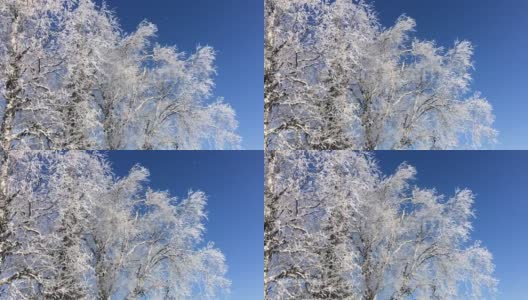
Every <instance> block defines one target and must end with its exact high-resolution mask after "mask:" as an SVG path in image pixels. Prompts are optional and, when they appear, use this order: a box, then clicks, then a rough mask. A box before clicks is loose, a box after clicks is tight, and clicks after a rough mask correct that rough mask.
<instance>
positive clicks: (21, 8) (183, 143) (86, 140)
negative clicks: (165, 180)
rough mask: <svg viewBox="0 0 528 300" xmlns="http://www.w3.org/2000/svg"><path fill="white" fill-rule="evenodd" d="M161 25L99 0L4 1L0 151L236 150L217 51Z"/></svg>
mask: <svg viewBox="0 0 528 300" xmlns="http://www.w3.org/2000/svg"><path fill="white" fill-rule="evenodd" d="M156 31H157V29H156V26H155V25H154V24H152V23H149V22H146V21H145V22H142V23H141V24H139V26H138V28H137V30H136V31H135V32H132V33H129V34H127V33H124V32H123V31H122V30H121V28H120V27H119V24H118V21H117V19H116V17H115V16H114V15H113V14H112V12H111V11H109V10H108V9H107V7H106V6H104V5H103V6H102V7H98V6H96V5H95V3H94V1H93V0H46V1H36V0H3V1H1V2H0V70H2V71H1V72H0V122H1V124H0V130H1V132H0V139H1V141H0V142H1V147H2V149H4V150H9V149H60V150H62V149H81V150H82V149H110V150H113V149H202V148H213V149H231V148H238V147H239V143H240V137H239V136H238V135H237V134H236V133H235V130H236V128H237V126H238V124H237V121H236V118H235V112H234V110H233V109H232V108H231V107H230V106H229V105H228V104H225V103H223V101H222V99H219V100H216V101H210V98H211V96H212V90H213V87H214V82H213V76H214V75H215V68H214V59H215V52H214V50H213V49H212V48H211V47H198V48H197V49H196V52H195V53H192V54H190V55H188V54H185V53H182V52H180V51H178V50H177V49H176V48H175V47H172V46H162V45H159V44H157V43H155V37H156Z"/></svg>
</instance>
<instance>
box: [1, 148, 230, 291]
mask: <svg viewBox="0 0 528 300" xmlns="http://www.w3.org/2000/svg"><path fill="white" fill-rule="evenodd" d="M8 163H9V171H8V173H9V177H8V180H3V181H2V185H1V186H0V187H1V189H0V192H1V193H0V237H1V238H0V298H2V299H72V300H73V299H75V300H77V299H189V298H192V299H196V298H200V297H201V298H203V299H211V298H217V297H219V296H220V295H221V294H222V293H223V292H225V291H227V289H228V288H229V285H230V283H229V281H228V280H227V279H225V277H224V276H225V273H226V264H225V260H224V256H223V254H222V253H221V252H220V251H219V250H218V249H216V248H215V247H214V245H213V244H212V243H209V244H206V245H203V233H204V230H205V228H204V219H205V218H206V213H205V205H206V196H205V195H204V193H202V192H199V191H198V192H189V194H188V195H187V196H186V197H185V198H184V199H177V198H174V197H172V196H171V195H169V194H168V193H167V192H161V191H154V190H152V189H150V188H149V187H148V185H147V180H148V176H149V173H148V170H146V169H145V168H142V167H140V166H136V167H134V168H133V169H132V170H130V173H129V174H128V176H126V177H123V178H116V177H115V175H113V174H112V172H111V169H110V166H109V164H108V163H107V161H106V159H105V158H104V157H102V156H100V155H99V154H97V153H87V152H78V151H72V152H66V153H59V152H51V151H44V152H23V151H12V152H11V154H10V157H9V159H8Z"/></svg>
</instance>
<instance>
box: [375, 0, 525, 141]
mask: <svg viewBox="0 0 528 300" xmlns="http://www.w3.org/2000/svg"><path fill="white" fill-rule="evenodd" d="M374 5H375V7H376V11H377V12H378V14H379V17H380V19H381V21H382V24H383V25H384V26H387V27H388V26H391V25H393V24H394V22H395V21H396V19H397V18H398V16H400V15H401V14H404V13H405V14H406V15H408V16H410V17H412V18H414V19H415V20H416V22H417V32H416V34H417V37H419V38H425V39H428V40H435V41H437V43H438V44H439V45H442V46H445V47H450V46H452V45H453V42H454V41H455V40H456V39H460V40H463V39H466V40H469V41H471V42H472V43H473V45H474V46H475V55H474V57H473V58H474V61H475V68H476V70H475V71H474V73H473V75H474V76H473V78H474V84H473V89H474V90H478V91H481V92H482V95H483V96H484V97H486V98H487V99H488V100H489V101H490V103H491V104H492V105H493V108H494V113H495V116H496V123H495V125H496V128H497V129H498V130H499V131H500V135H499V143H498V144H497V145H496V146H495V148H497V149H507V150H509V149H511V150H513V149H528V118H527V117H526V115H527V112H528V55H526V53H527V49H528V17H527V15H528V1H526V0H500V1H490V0H484V1H483V0H437V1H424V0H398V1H394V0H375V1H374Z"/></svg>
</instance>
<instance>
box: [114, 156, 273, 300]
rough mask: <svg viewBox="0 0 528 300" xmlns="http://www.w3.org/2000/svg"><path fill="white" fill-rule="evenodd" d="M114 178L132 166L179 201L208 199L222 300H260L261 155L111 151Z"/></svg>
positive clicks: (209, 236)
mask: <svg viewBox="0 0 528 300" xmlns="http://www.w3.org/2000/svg"><path fill="white" fill-rule="evenodd" d="M106 153H107V154H108V157H109V159H110V161H111V163H112V165H113V168H114V172H115V173H116V174H117V175H119V176H125V175H126V174H128V171H129V170H130V168H131V167H132V166H134V165H135V164H136V163H139V164H141V165H142V166H144V167H146V168H148V169H149V170H150V173H151V176H150V186H151V187H152V188H154V189H159V190H168V191H170V193H171V195H174V196H178V197H179V198H181V197H184V196H186V195H187V192H188V191H189V190H190V189H193V190H201V191H203V192H205V193H206V194H207V195H208V196H209V198H208V205H207V211H208V213H209V214H208V216H209V217H208V221H207V222H206V228H207V233H206V241H213V242H214V243H215V245H216V246H217V247H218V248H220V249H221V250H222V252H223V253H224V254H225V256H226V259H227V264H228V266H229V270H228V274H227V276H228V278H229V279H230V280H231V281H232V285H231V294H230V295H228V297H227V299H232V300H253V299H262V293H263V292H262V288H263V282H264V279H263V271H262V270H263V268H264V266H263V261H264V258H263V250H262V249H263V234H264V233H263V229H262V228H263V227H262V226H263V225H262V224H264V200H263V199H264V198H263V197H264V196H263V195H264V177H263V176H264V166H263V165H264V154H263V152H262V151H111V152H106Z"/></svg>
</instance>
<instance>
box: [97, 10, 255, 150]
mask: <svg viewBox="0 0 528 300" xmlns="http://www.w3.org/2000/svg"><path fill="white" fill-rule="evenodd" d="M96 1H97V3H101V0H96ZM106 3H107V5H108V6H109V7H110V8H111V9H113V10H114V12H115V13H116V15H117V17H118V19H119V21H120V24H121V26H122V28H123V29H124V30H125V32H132V31H134V30H135V29H136V28H137V25H138V24H139V23H140V22H141V21H143V20H148V21H150V22H152V23H154V24H156V25H157V26H158V39H157V41H158V42H159V43H160V44H164V45H176V46H177V47H178V49H179V50H180V51H185V52H187V53H192V52H193V51H194V50H195V49H196V46H198V45H209V46H212V47H213V48H214V49H215V50H216V51H217V60H216V66H217V71H218V75H217V77H216V78H215V83H216V88H215V90H214V98H216V97H224V98H225V101H226V102H227V103H229V104H231V105H232V106H233V108H234V109H235V111H236V113H237V119H238V121H239V130H238V133H239V135H241V136H242V139H243V140H242V147H243V148H244V149H249V150H255V149H257V150H258V149H263V139H264V133H263V132H264V125H263V124H264V121H263V101H264V83H263V82H264V81H263V80H264V79H263V76H264V75H263V72H264V50H263V42H262V41H263V34H264V33H263V32H264V21H263V16H264V4H263V1H262V0H223V1H219V0H192V1H183V0H176V1H174V0H173V1H169V0H149V1H145V0H106Z"/></svg>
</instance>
